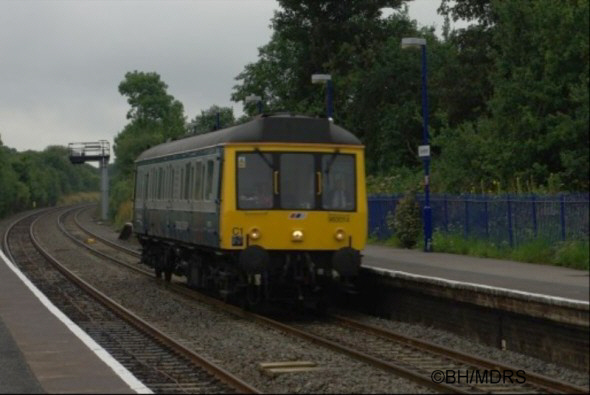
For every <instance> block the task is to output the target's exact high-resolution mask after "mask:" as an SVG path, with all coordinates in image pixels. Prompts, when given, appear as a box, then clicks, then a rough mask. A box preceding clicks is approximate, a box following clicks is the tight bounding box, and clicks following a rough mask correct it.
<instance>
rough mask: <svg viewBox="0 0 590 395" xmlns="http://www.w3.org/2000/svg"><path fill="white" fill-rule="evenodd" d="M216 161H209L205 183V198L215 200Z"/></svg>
mask: <svg viewBox="0 0 590 395" xmlns="http://www.w3.org/2000/svg"><path fill="white" fill-rule="evenodd" d="M214 166H215V162H213V160H212V159H209V160H208V161H207V174H206V183H205V200H207V201H211V200H213V170H214Z"/></svg>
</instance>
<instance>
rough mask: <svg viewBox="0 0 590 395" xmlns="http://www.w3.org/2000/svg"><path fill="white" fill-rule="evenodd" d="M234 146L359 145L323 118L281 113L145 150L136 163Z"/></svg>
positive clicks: (355, 140) (344, 131)
mask: <svg viewBox="0 0 590 395" xmlns="http://www.w3.org/2000/svg"><path fill="white" fill-rule="evenodd" d="M238 142H240V143H241V142H276V143H317V144H342V145H362V143H361V141H360V140H359V139H358V138H356V137H355V136H354V135H353V134H352V133H350V132H349V131H347V130H346V129H344V128H342V127H340V126H338V125H334V124H333V123H332V122H330V121H329V120H328V119H326V118H312V117H308V116H303V115H294V114H284V113H280V114H270V115H266V114H263V115H260V116H258V117H256V118H254V119H253V120H252V121H249V122H246V123H243V124H241V125H236V126H232V127H229V128H227V129H221V130H218V131H216V132H210V133H205V134H200V135H197V136H191V137H186V138H183V139H180V140H175V141H171V142H168V143H164V144H160V145H157V146H155V147H152V148H149V149H148V150H146V151H144V152H143V153H142V154H141V155H139V157H138V158H137V162H139V161H143V160H148V159H153V158H157V157H161V156H165V155H171V154H175V153H180V152H186V151H192V150H197V149H199V148H205V147H212V146H216V145H219V144H223V143H238Z"/></svg>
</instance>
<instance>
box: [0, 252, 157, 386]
mask: <svg viewBox="0 0 590 395" xmlns="http://www.w3.org/2000/svg"><path fill="white" fill-rule="evenodd" d="M0 258H1V259H2V260H3V261H4V262H5V263H6V265H7V266H8V268H10V270H12V271H13V272H14V273H15V274H16V275H17V276H18V277H19V278H20V279H21V281H22V282H23V283H24V284H25V285H26V286H27V288H29V290H31V292H32V293H33V295H35V296H36V297H37V299H39V301H40V302H41V303H42V304H43V305H44V306H45V307H46V308H47V310H49V311H50V312H51V313H52V314H53V315H54V316H55V317H57V319H58V320H60V321H61V322H62V323H63V324H64V325H65V326H66V327H67V328H68V329H69V330H70V331H71V332H72V333H73V334H74V335H76V337H78V339H80V340H81V341H82V342H83V343H84V344H85V345H86V346H87V347H88V348H89V349H90V350H92V352H94V353H95V354H96V356H98V357H99V358H100V359H101V360H102V361H103V362H104V363H105V364H106V365H107V366H108V367H110V368H111V369H112V370H113V371H114V372H115V373H116V374H117V376H119V377H120V378H121V379H122V380H123V381H124V382H125V383H126V384H127V385H128V386H129V387H130V388H131V389H132V390H133V391H135V392H137V393H138V394H153V392H152V390H150V389H149V388H148V387H146V386H145V385H144V384H143V383H142V382H141V381H139V380H138V379H137V378H136V377H135V376H134V375H133V374H132V373H131V372H130V371H129V370H127V368H125V367H124V366H123V365H121V364H120V363H119V361H117V360H116V359H115V358H113V357H112V355H111V354H109V353H108V351H106V350H105V349H104V348H102V347H101V346H100V345H99V344H98V343H97V342H96V341H94V339H92V338H91V337H90V336H89V335H88V334H87V333H86V332H84V331H83V330H82V328H80V327H79V326H78V325H77V324H75V323H74V322H73V321H72V320H70V319H69V318H68V317H67V316H66V315H65V314H64V313H63V312H62V311H61V310H60V309H58V308H57V307H56V306H55V305H54V304H53V303H52V302H51V301H50V300H49V299H47V296H45V295H44V294H43V292H41V291H40V290H39V288H37V287H36V286H35V284H33V283H32V282H31V281H30V280H29V279H28V278H27V276H25V275H24V274H23V272H21V271H20V269H19V268H18V267H16V265H15V264H14V263H13V262H12V261H11V260H10V259H8V258H7V257H6V255H4V252H3V251H2V250H1V249H0Z"/></svg>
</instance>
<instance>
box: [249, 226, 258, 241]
mask: <svg viewBox="0 0 590 395" xmlns="http://www.w3.org/2000/svg"><path fill="white" fill-rule="evenodd" d="M250 238H251V239H252V240H258V239H260V229H258V228H252V229H250Z"/></svg>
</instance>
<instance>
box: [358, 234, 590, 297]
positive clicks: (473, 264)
mask: <svg viewBox="0 0 590 395" xmlns="http://www.w3.org/2000/svg"><path fill="white" fill-rule="evenodd" d="M362 254H363V266H364V267H369V268H370V267H376V268H383V269H389V270H393V271H400V272H405V273H411V274H417V275H422V276H429V277H437V278H441V279H446V280H451V281H459V282H466V283H470V284H480V285H485V286H489V287H498V288H504V289H511V290H515V291H520V292H527V293H533V294H541V295H547V296H551V297H558V298H566V299H572V300H579V301H584V302H588V301H589V300H590V296H589V293H590V292H589V291H590V276H589V272H588V271H586V270H575V269H569V268H565V267H560V266H552V265H542V264H535V263H523V262H514V261H504V260H498V259H488V258H477V257H472V256H467V255H454V254H446V253H440V252H428V253H427V252H423V251H418V250H405V249H399V248H391V247H384V246H376V245H367V247H366V248H365V250H364V251H363V252H362Z"/></svg>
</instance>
